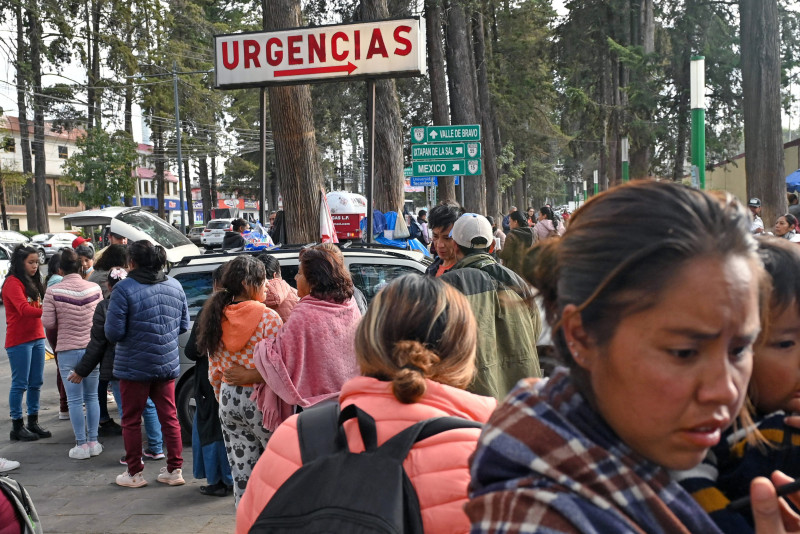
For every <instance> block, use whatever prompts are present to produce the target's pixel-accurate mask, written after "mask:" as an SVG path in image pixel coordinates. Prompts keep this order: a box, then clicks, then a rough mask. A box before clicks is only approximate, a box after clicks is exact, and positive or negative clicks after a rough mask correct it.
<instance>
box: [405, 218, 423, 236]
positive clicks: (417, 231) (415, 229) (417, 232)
mask: <svg viewBox="0 0 800 534" xmlns="http://www.w3.org/2000/svg"><path fill="white" fill-rule="evenodd" d="M408 235H409V239H419V238H420V237H422V227H421V226H420V225H419V223H418V222H417V221H416V220H414V218H413V217H412V218H411V224H410V225H408Z"/></svg>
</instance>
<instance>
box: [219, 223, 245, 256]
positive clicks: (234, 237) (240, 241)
mask: <svg viewBox="0 0 800 534" xmlns="http://www.w3.org/2000/svg"><path fill="white" fill-rule="evenodd" d="M249 228H250V225H249V224H247V221H245V220H244V219H234V220H233V222H231V230H228V231H226V232H225V237H223V238H222V250H239V249H243V248H244V246H245V244H246V243H245V240H244V236H242V234H243V233H244V232H246V231H247V230H248V229H249Z"/></svg>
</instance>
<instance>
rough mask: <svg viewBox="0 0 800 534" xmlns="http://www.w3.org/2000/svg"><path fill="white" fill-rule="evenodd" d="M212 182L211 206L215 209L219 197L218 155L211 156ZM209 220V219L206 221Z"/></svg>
mask: <svg viewBox="0 0 800 534" xmlns="http://www.w3.org/2000/svg"><path fill="white" fill-rule="evenodd" d="M210 181H211V183H210V184H209V185H210V187H211V208H210V209H214V208H216V207H217V200H218V199H219V197H218V195H217V157H216V156H211V180H210ZM206 222H208V221H206Z"/></svg>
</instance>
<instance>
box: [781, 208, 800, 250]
mask: <svg viewBox="0 0 800 534" xmlns="http://www.w3.org/2000/svg"><path fill="white" fill-rule="evenodd" d="M775 235H776V236H778V237H782V238H784V239H786V240H788V241H791V242H792V243H800V235H798V234H797V217H795V216H794V215H792V214H791V213H787V214H786V215H781V216H780V217H778V220H777V222H776V223H775Z"/></svg>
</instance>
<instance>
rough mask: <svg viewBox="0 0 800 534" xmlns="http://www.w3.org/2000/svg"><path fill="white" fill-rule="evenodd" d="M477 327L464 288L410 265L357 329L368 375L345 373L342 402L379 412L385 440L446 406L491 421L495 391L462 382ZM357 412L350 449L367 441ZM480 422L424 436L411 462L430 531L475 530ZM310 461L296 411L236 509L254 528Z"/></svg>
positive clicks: (240, 527)
mask: <svg viewBox="0 0 800 534" xmlns="http://www.w3.org/2000/svg"><path fill="white" fill-rule="evenodd" d="M476 335H477V330H476V326H475V318H474V317H473V315H472V311H471V309H470V307H469V304H468V303H467V300H466V298H465V297H464V296H463V295H461V293H459V292H458V291H457V290H455V289H454V288H452V287H451V286H448V285H447V284H445V283H443V282H441V281H439V280H437V279H434V278H429V277H422V276H416V275H408V276H404V277H402V278H399V279H397V280H395V281H394V282H392V283H391V284H390V285H389V286H388V287H386V288H385V289H384V290H383V291H381V292H380V293H379V294H378V295H377V296H376V297H375V300H374V301H373V302H372V304H371V305H370V307H369V310H368V311H367V314H366V315H365V316H364V318H363V320H362V322H361V324H360V325H359V327H358V330H357V331H356V336H355V350H356V357H357V360H358V365H359V367H360V369H361V374H362V375H363V376H360V377H356V378H353V379H351V380H349V381H348V382H346V383H345V385H344V387H343V388H342V392H341V395H340V397H339V403H340V404H341V406H342V407H345V406H348V405H350V404H356V405H357V406H358V407H359V408H361V409H362V410H364V411H366V412H367V413H369V414H370V415H371V416H372V417H373V418H374V419H375V422H376V425H377V430H378V445H381V444H383V443H384V442H385V441H387V440H388V439H389V438H391V437H392V436H394V435H395V434H397V433H398V432H400V431H402V430H404V429H406V428H408V427H410V426H411V425H413V424H415V423H417V422H419V421H423V420H425V419H429V418H432V417H440V416H457V417H463V418H465V419H470V420H473V421H480V422H485V421H486V420H487V419H488V418H489V415H490V414H491V412H492V410H493V409H494V408H495V405H496V401H495V400H494V399H493V398H490V397H481V396H478V395H474V394H472V393H468V392H466V391H464V388H465V387H466V386H467V385H468V384H469V383H470V381H471V380H472V377H473V375H474V373H475V346H476ZM356 424H357V423H356V422H355V421H348V422H346V423H345V431H346V433H347V437H348V442H349V445H350V449H351V450H352V451H353V452H360V451H363V450H364V447H363V444H362V443H361V440H360V434H359V432H358V428H357V427H356V426H354V425H356ZM479 433H480V431H479V430H478V429H457V430H451V431H448V432H444V433H442V434H438V435H436V436H433V437H431V438H429V439H426V440H423V441H422V442H420V443H417V444H416V445H415V446H414V447H413V448H412V449H411V452H410V453H409V455H408V456H407V457H406V460H405V462H404V467H405V470H406V472H407V473H408V475H409V478H410V479H411V483H412V484H413V485H414V489H415V490H416V492H417V496H418V498H419V504H420V509H421V513H422V522H423V526H424V529H425V532H436V533H465V532H469V521H468V519H467V516H466V515H465V513H464V511H463V507H464V504H465V503H466V502H467V485H468V484H469V470H468V460H469V457H470V455H471V454H472V452H473V451H474V450H475V446H476V443H477V439H478V435H479ZM301 465H302V460H301V458H300V446H299V443H298V437H297V416H293V417H291V418H289V419H288V420H287V421H286V422H284V423H283V424H282V425H281V426H279V427H278V429H277V430H276V431H275V433H274V434H273V436H272V439H270V441H269V444H268V445H267V450H266V451H265V452H264V454H263V455H262V457H261V459H260V460H259V461H258V464H257V465H256V468H255V469H254V470H253V474H252V476H251V478H250V481H249V483H248V487H247V492H245V494H244V497H243V498H242V501H241V502H240V503H239V509H238V512H237V517H236V532H237V533H246V532H248V531H249V530H250V527H251V526H252V525H253V523H254V522H255V521H256V519H257V518H258V515H259V514H260V513H261V511H262V510H263V509H264V507H265V506H266V504H267V502H269V500H270V499H271V498H272V496H273V495H274V494H275V492H276V491H277V489H278V488H279V487H280V486H281V484H283V483H284V482H285V481H286V480H287V479H288V478H289V477H290V476H291V475H292V474H293V473H294V472H295V471H296V470H297V469H299V468H300V466H301Z"/></svg>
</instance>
